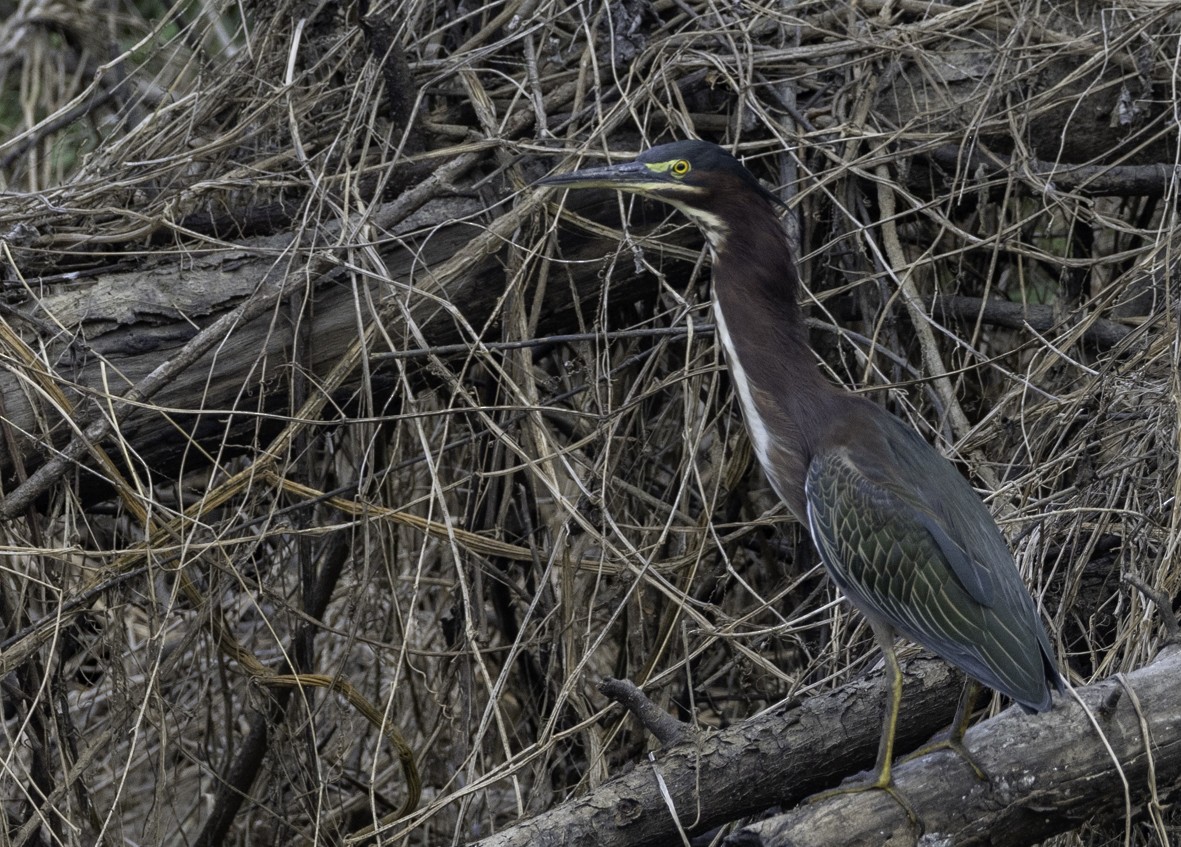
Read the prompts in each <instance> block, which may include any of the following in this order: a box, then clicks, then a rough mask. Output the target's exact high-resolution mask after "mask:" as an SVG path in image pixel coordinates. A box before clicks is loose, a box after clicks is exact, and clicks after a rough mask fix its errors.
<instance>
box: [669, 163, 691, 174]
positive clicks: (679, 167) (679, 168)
mask: <svg viewBox="0 0 1181 847" xmlns="http://www.w3.org/2000/svg"><path fill="white" fill-rule="evenodd" d="M692 167H693V166H692V165H690V164H689V163H688V162H687V161H685V160H684V159H677V160H676V161H675V162H673V166H672V172H673V176H684V175H685V174H687V173H689V171H690V170H691V169H692Z"/></svg>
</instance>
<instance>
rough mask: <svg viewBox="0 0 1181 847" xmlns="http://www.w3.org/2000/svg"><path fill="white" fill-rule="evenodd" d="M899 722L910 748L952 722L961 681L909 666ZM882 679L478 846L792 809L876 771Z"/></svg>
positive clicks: (574, 845)
mask: <svg viewBox="0 0 1181 847" xmlns="http://www.w3.org/2000/svg"><path fill="white" fill-rule="evenodd" d="M903 672H904V675H905V693H904V695H903V701H902V714H901V716H900V719H899V725H898V744H899V749H901V750H913V749H915V748H916V747H918V746H919V745H921V744H922V743H923V742H925V741H926V740H927V739H928V738H930V737H931V735H933V734H934V733H936V732H938V731H939V730H940V729H941V728H942V727H944V726H946V725H947V724H948V723H950V721H951V719H952V716H953V715H954V713H955V705H956V700H957V697H958V696H959V692H960V688H961V680H962V678H961V677H958V676H956V675H954V674H953V673H952V672H951V671H950V670H949V669H948V667H947V665H946V664H945V663H943V662H942V661H939V660H937V659H933V658H925V657H924V658H919V659H915V660H913V661H910V662H907V663H906V665H905V667H904V669H903ZM882 703H883V700H882V693H881V683H880V678H879V677H878V676H877V675H875V676H873V677H872V678H869V679H863V680H858V681H856V682H853V683H851V684H849V685H847V686H845V687H843V688H841V689H840V690H839V691H834V692H832V693H829V694H824V695H820V696H816V697H811V698H809V699H807V700H806V701H804V702H803V703H800V704H798V705H796V704H788V705H786V706H780V707H777V708H775V709H771V710H769V711H767V712H764V713H763V714H761V715H759V716H757V717H754V718H751V719H750V720H747V721H744V722H742V723H740V724H737V725H735V726H732V727H728V728H726V729H723V730H720V731H717V732H710V733H704V734H702V735H700V737H699V738H698V739H697V741H695V742H693V743H686V744H679V745H677V746H676V747H672V748H669V749H668V750H665V751H662V752H660V753H658V754H656V758H655V761H653V762H640V763H637V764H636V766H635V768H634V769H633V770H632V771H630V772H628V773H625V774H623V775H621V776H618V777H615V778H614V779H612V780H610V781H608V782H606V783H604V784H603V785H601V786H599V787H598V788H595V789H593V790H592V791H591V792H590V793H588V794H587V795H585V796H583V797H578V798H576V799H574V800H570V801H568V802H566V803H563V804H561V805H559V806H556V807H554V808H552V809H549V810H548V811H545V812H543V813H541V814H540V815H537V816H536V817H533V818H530V819H528V820H525V821H521V822H519V823H515V824H513V825H512V826H511V827H509V828H507V829H505V830H503V831H502V832H499V833H497V834H496V835H492V836H490V837H488V838H486V839H484V840H483V841H480V842H479V847H527V845H528V847H557V846H558V845H563V847H624V845H626V847H644V845H651V846H652V847H663V845H667V844H675V843H680V841H679V836H678V835H677V826H678V824H677V823H676V822H674V820H673V818H672V815H671V814H670V811H669V804H668V802H667V801H666V800H665V798H664V795H663V794H662V791H661V787H660V783H659V782H658V780H657V774H658V773H659V775H660V777H661V780H662V781H663V783H664V785H665V786H666V787H667V792H668V797H669V798H671V803H672V805H673V807H675V808H676V810H677V815H678V817H679V821H680V823H679V825H680V826H683V827H684V828H685V829H686V830H689V831H690V832H703V831H707V830H709V829H711V828H712V827H715V826H717V825H719V824H722V823H726V822H729V821H733V820H736V819H738V818H741V817H744V816H746V815H755V814H760V813H763V812H765V811H766V810H767V809H768V808H771V807H773V806H779V805H782V806H792V805H795V803H797V802H799V800H801V799H802V798H804V797H806V796H808V795H809V794H812V793H814V792H816V791H819V790H821V789H822V788H826V787H830V786H834V785H836V784H837V783H838V782H840V780H841V779H842V778H843V777H844V776H846V775H847V774H849V773H855V772H857V771H859V770H862V769H866V768H869V767H872V766H873V762H874V757H875V756H876V754H877V747H878V737H879V734H880V732H881V725H882Z"/></svg>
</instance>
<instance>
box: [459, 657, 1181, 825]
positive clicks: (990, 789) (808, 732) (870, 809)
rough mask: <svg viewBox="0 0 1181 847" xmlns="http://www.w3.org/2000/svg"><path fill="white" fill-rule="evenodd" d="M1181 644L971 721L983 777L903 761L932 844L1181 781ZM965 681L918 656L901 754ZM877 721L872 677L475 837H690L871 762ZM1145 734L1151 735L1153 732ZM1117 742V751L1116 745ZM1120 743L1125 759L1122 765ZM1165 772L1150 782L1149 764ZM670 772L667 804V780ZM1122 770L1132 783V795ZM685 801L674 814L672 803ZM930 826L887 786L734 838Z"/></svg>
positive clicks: (1075, 817) (1092, 809)
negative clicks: (1039, 701) (1037, 710)
mask: <svg viewBox="0 0 1181 847" xmlns="http://www.w3.org/2000/svg"><path fill="white" fill-rule="evenodd" d="M1178 674H1181V650H1177V649H1172V648H1170V650H1168V651H1166V652H1163V653H1162V654H1161V656H1160V657H1158V659H1157V660H1156V661H1155V662H1153V663H1152V664H1150V665H1148V666H1147V667H1145V668H1142V669H1140V670H1138V671H1135V672H1133V673H1129V674H1126V675H1123V676H1122V677H1117V678H1114V679H1110V680H1106V681H1104V682H1101V683H1098V684H1096V685H1092V686H1089V687H1087V688H1085V689H1082V690H1080V691H1079V692H1078V693H1079V695H1080V698H1081V701H1082V703H1083V704H1084V705H1085V709H1084V707H1083V706H1080V705H1079V704H1078V702H1076V701H1075V700H1074V699H1073V698H1072V697H1071V696H1070V695H1069V694H1067V695H1066V696H1058V697H1056V698H1055V701H1054V708H1053V709H1052V710H1051V711H1050V712H1047V713H1045V714H1041V715H1026V714H1024V713H1022V712H1021V710H1020V709H1018V708H1016V707H1013V708H1009V709H1007V710H1006V711H1005V712H1003V713H1001V714H1000V715H998V716H997V717H995V718H993V719H991V720H988V721H986V722H983V723H981V724H979V725H977V726H976V727H974V728H973V729H972V730H970V731H969V733H968V735H967V738H966V744H967V747H968V749H969V750H970V752H971V753H972V755H973V756H974V757H975V758H976V760H977V761H978V762H979V763H980V764H981V765H982V766H983V768H984V770H985V771H986V772H987V773H988V774H989V775H990V776H991V781H990V782H980V781H979V780H977V779H976V777H975V775H974V774H973V772H972V770H971V768H969V767H968V766H967V764H966V763H964V762H963V761H961V760H960V759H959V757H958V756H957V755H956V754H954V753H951V752H948V751H939V752H935V753H931V754H928V755H926V756H923V757H921V758H919V759H916V760H914V761H911V762H907V763H904V764H901V765H899V766H898V767H897V768H896V769H895V779H896V782H897V785H898V788H899V790H900V791H901V792H902V794H903V795H904V796H905V797H906V798H907V800H908V801H909V802H910V803H911V804H912V805H913V807H914V809H915V811H916V812H917V813H918V815H919V816H920V817H921V818H922V819H923V822H924V824H925V828H926V834H927V836H928V838H931V839H943V840H932V841H931V842H930V843H949V844H950V843H954V844H957V845H994V846H995V847H1001V845H1005V847H1015V845H1024V844H1033V843H1035V842H1038V841H1040V840H1043V839H1045V838H1047V837H1049V836H1050V835H1052V834H1054V833H1058V832H1064V831H1067V830H1069V829H1070V828H1072V827H1074V826H1077V825H1078V824H1079V823H1080V822H1082V821H1085V820H1087V819H1090V818H1092V817H1093V816H1095V815H1096V814H1105V813H1106V814H1107V815H1108V816H1110V814H1111V813H1112V812H1113V810H1114V811H1115V813H1116V814H1117V815H1118V814H1122V813H1123V811H1122V810H1123V808H1124V807H1125V802H1126V804H1127V809H1128V811H1129V812H1131V811H1132V810H1134V809H1137V808H1139V807H1141V806H1142V805H1143V804H1144V803H1145V802H1146V801H1148V800H1149V799H1150V798H1152V797H1155V796H1157V795H1159V794H1163V793H1164V792H1165V791H1166V790H1167V789H1168V788H1169V787H1170V786H1176V785H1178V783H1179V780H1181V732H1179V728H1181V695H1179V694H1178V692H1177V688H1176V679H1177V677H1178ZM957 690H958V688H957V682H956V679H955V678H954V677H952V675H951V674H950V672H949V671H948V670H947V668H946V667H945V666H944V665H943V663H942V662H939V661H938V660H935V659H918V660H915V661H912V662H910V663H908V664H907V667H906V690H905V693H904V695H903V720H902V723H901V724H900V726H899V740H900V750H901V751H902V752H905V751H906V750H908V749H914V748H915V747H917V746H919V745H920V744H921V743H922V742H923V741H924V740H925V739H926V737H927V736H928V735H929V734H930V732H931V731H933V729H932V728H937V727H938V726H939V725H940V724H943V723H945V722H946V721H947V720H949V719H950V716H951V711H952V710H953V709H954V701H955V695H956V692H957ZM880 718H881V697H880V695H879V693H878V691H877V684H876V679H875V680H873V681H861V682H857V683H853V684H852V685H849V686H847V687H845V688H843V689H841V690H840V691H836V692H834V693H832V694H828V695H824V696H820V697H814V698H811V699H810V700H808V701H806V702H804V703H803V704H801V705H799V706H798V707H795V708H786V709H783V708H781V709H775V710H773V711H771V712H768V713H766V714H764V715H761V716H759V717H757V718H753V719H751V720H749V721H746V722H744V723H742V724H739V725H737V726H734V727H730V728H728V729H726V730H723V731H720V732H716V733H712V734H709V735H706V736H705V737H703V738H701V739H700V740H699V741H697V742H696V743H692V744H681V745H678V746H677V747H674V748H671V749H669V750H667V751H664V752H662V753H660V754H658V755H657V756H656V758H655V761H654V762H651V763H647V762H646V763H642V764H638V765H637V766H636V768H635V769H634V770H633V771H631V772H630V773H627V774H624V775H622V776H619V777H616V778H614V779H612V780H611V781H609V782H607V783H605V784H603V785H602V786H600V787H598V788H596V789H594V790H592V791H591V792H590V793H589V794H587V795H586V796H583V797H579V798H576V799H573V800H571V801H569V802H567V803H564V804H562V805H561V806H558V807H555V808H553V809H551V810H549V811H547V812H544V813H543V814H541V815H538V816H536V817H534V818H531V819H529V820H526V821H521V822H519V823H516V824H514V825H512V826H511V827H509V828H507V829H505V830H503V831H502V832H500V833H497V834H496V835H493V836H490V837H488V838H486V839H484V840H483V841H480V842H478V844H479V847H517V845H520V846H521V847H524V845H539V846H540V847H545V845H559V844H562V845H572V847H579V845H592V844H595V845H605V847H623V845H628V847H639V845H659V844H671V843H679V835H678V826H680V827H682V828H683V829H685V830H686V831H688V832H690V833H697V832H703V831H707V830H709V829H711V828H713V827H716V826H718V825H719V824H721V823H724V822H728V821H734V820H737V819H740V818H742V817H744V816H750V815H755V814H759V813H761V812H765V811H766V810H767V809H768V808H769V807H772V806H774V805H777V804H778V805H794V804H796V803H798V802H799V801H800V800H802V799H803V798H805V797H806V796H808V795H809V794H811V793H814V792H816V791H818V790H820V789H822V788H827V787H831V786H834V785H836V784H837V782H838V781H839V780H840V778H841V777H842V776H845V775H848V774H852V773H855V772H856V771H858V770H859V769H861V768H865V767H868V766H869V765H871V764H872V762H873V758H874V753H875V752H876V744H877V739H878V731H879V729H880V725H881V724H880ZM1146 738H1147V739H1150V741H1149V743H1148V744H1146V743H1145V740H1146ZM1106 745H1110V746H1111V751H1112V752H1110V753H1109V751H1108V747H1107V746H1106ZM1112 754H1114V756H1115V758H1116V759H1118V765H1117V764H1116V763H1115V762H1114V761H1113V759H1112ZM1150 769H1155V778H1154V779H1153V778H1152V777H1151V776H1150V774H1151V773H1152V771H1151V770H1150ZM657 771H658V772H659V773H660V775H661V777H662V779H663V783H664V785H665V786H666V787H667V795H668V798H669V801H666V800H665V799H664V797H663V796H662V791H661V788H660V786H659V785H658V783H657V780H656V772H657ZM1121 772H1122V773H1123V775H1124V776H1125V777H1126V779H1127V781H1128V793H1127V795H1126V797H1125V793H1124V790H1123V783H1122V782H1121V777H1120V774H1121ZM670 802H671V805H672V807H674V808H675V809H676V810H677V815H678V817H679V823H675V822H674V821H673V819H672V816H671V813H670V809H669V803H670ZM919 837H920V833H918V832H916V831H915V830H914V828H912V826H911V824H910V822H909V821H908V819H907V817H906V815H905V813H904V812H903V811H902V808H901V807H900V806H899V805H898V804H897V803H896V802H895V801H894V800H893V799H891V798H890V797H889V796H888V795H886V794H884V793H883V792H880V791H870V792H865V793H861V794H850V795H840V796H837V797H833V798H830V799H829V800H827V801H824V802H821V803H817V804H816V805H813V806H803V807H801V808H799V809H796V810H794V811H792V812H790V813H788V814H786V815H782V816H779V817H775V818H770V819H768V820H765V821H760V822H759V823H757V824H752V825H750V826H747V827H745V828H744V829H742V830H740V831H738V832H737V833H735V834H734V835H732V836H730V838H729V839H728V840H727V844H730V845H734V847H748V845H762V847H770V845H776V847H781V846H782V847H785V845H801V847H802V845H814V847H819V845H836V844H842V845H844V844H858V845H875V844H883V845H900V844H908V845H910V844H914V843H916V841H917V839H918V838H919Z"/></svg>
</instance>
